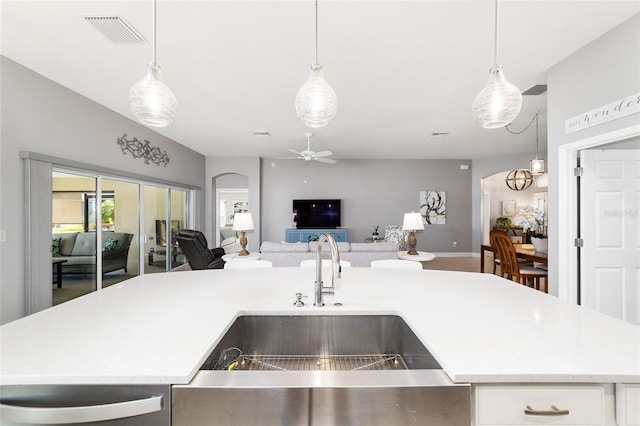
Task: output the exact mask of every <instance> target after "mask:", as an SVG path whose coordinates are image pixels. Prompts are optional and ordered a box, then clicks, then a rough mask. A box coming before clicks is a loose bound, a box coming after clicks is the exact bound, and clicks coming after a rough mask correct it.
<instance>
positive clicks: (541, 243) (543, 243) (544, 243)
mask: <svg viewBox="0 0 640 426" xmlns="http://www.w3.org/2000/svg"><path fill="white" fill-rule="evenodd" d="M531 244H533V248H535V249H536V251H539V252H541V253H546V252H547V250H548V249H549V239H548V238H538V237H531Z"/></svg>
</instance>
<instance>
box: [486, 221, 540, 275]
mask: <svg viewBox="0 0 640 426" xmlns="http://www.w3.org/2000/svg"><path fill="white" fill-rule="evenodd" d="M493 231H497V232H502V233H505V232H504V231H501V230H497V229H495V230H493ZM493 231H491V232H489V243H490V244H491V247H493V248H496V250H495V251H494V252H493V274H494V275H496V272H497V271H498V266H500V255H499V254H498V250H497V245H496V242H495V241H494V238H493V237H492V235H495V234H493ZM497 232H496V233H497ZM507 237H508V238H509V241H511V238H510V237H509V236H508V235H507ZM518 262H519V263H520V265H527V266H533V262H531V261H529V260H526V259H520V258H518Z"/></svg>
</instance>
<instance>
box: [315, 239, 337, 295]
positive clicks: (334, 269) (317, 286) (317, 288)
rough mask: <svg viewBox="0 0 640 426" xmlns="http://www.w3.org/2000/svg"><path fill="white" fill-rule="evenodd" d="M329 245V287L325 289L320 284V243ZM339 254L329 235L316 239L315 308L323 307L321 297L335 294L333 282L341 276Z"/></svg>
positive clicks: (334, 241) (333, 240) (334, 242)
mask: <svg viewBox="0 0 640 426" xmlns="http://www.w3.org/2000/svg"><path fill="white" fill-rule="evenodd" d="M325 241H326V242H328V243H329V248H330V249H331V272H332V273H331V286H330V287H325V286H324V285H323V283H322V243H324V242H325ZM341 272H342V270H341V268H340V253H339V252H338V244H336V240H335V239H334V238H333V235H331V234H322V235H320V238H318V247H317V248H316V282H315V301H314V303H313V304H314V305H315V306H318V307H320V306H324V302H323V300H322V296H323V295H324V294H333V293H335V289H336V287H335V280H336V279H338V278H340V276H341Z"/></svg>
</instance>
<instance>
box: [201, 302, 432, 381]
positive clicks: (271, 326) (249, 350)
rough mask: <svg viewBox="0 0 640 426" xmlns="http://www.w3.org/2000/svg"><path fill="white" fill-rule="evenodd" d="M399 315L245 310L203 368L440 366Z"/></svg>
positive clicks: (341, 368)
mask: <svg viewBox="0 0 640 426" xmlns="http://www.w3.org/2000/svg"><path fill="white" fill-rule="evenodd" d="M440 368H441V367H440V365H439V364H438V363H437V362H436V360H435V359H434V358H433V356H431V354H430V353H429V351H427V349H426V348H425V347H424V345H423V344H422V343H421V342H420V340H418V338H417V337H416V335H415V334H414V333H413V332H412V331H411V329H410V328H409V327H408V326H407V324H406V323H405V322H404V321H403V320H402V318H400V317H399V316H395V315H357V316H356V315H353V316H347V315H322V316H316V315H313V316H310V315H306V316H302V315H299V316H242V317H239V318H238V319H237V320H236V321H235V322H234V323H233V325H232V326H231V328H230V329H229V331H228V332H227V333H226V334H225V336H224V338H223V339H222V340H221V341H220V343H219V344H218V345H217V346H216V348H215V349H214V350H213V353H212V354H211V356H210V357H209V359H208V360H207V361H206V362H205V363H204V365H203V366H202V369H203V370H233V369H241V370H271V371H282V370H329V371H335V370H367V369H373V370H396V369H440Z"/></svg>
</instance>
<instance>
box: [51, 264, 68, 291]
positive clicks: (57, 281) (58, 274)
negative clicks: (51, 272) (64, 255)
mask: <svg viewBox="0 0 640 426" xmlns="http://www.w3.org/2000/svg"><path fill="white" fill-rule="evenodd" d="M66 262H67V260H66V259H53V260H52V261H51V266H55V267H56V275H55V278H54V279H53V280H52V284H58V288H62V264H63V263H66Z"/></svg>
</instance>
